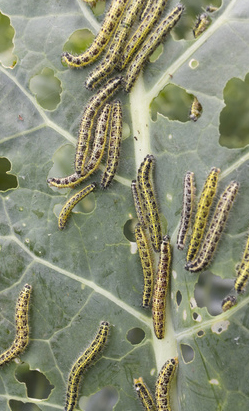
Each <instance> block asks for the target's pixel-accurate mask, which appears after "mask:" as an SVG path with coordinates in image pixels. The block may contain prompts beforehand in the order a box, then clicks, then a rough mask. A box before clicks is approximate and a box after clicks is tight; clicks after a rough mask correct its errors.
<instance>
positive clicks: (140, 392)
mask: <svg viewBox="0 0 249 411" xmlns="http://www.w3.org/2000/svg"><path fill="white" fill-rule="evenodd" d="M134 388H135V391H136V393H137V396H138V398H139V399H140V401H141V404H142V405H143V407H144V409H145V411H156V405H155V403H154V400H153V397H152V394H151V392H150V391H149V389H148V387H147V385H146V384H145V382H144V381H143V379H142V377H140V378H138V379H135V378H134Z"/></svg>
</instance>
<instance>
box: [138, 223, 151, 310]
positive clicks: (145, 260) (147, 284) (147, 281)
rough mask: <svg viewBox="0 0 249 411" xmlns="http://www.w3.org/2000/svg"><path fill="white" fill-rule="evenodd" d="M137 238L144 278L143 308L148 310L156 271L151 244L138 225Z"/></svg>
mask: <svg viewBox="0 0 249 411" xmlns="http://www.w3.org/2000/svg"><path fill="white" fill-rule="evenodd" d="M135 238H136V243H137V247H138V252H139V257H140V260H141V264H142V269H143V276H144V290H143V302H142V306H143V307H144V308H148V307H149V305H150V302H151V298H152V292H153V281H154V269H153V259H152V253H151V248H150V244H149V241H148V238H147V236H146V234H145V231H144V229H143V227H141V225H140V224H137V225H136V227H135Z"/></svg>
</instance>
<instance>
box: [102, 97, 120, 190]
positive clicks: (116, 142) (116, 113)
mask: <svg viewBox="0 0 249 411" xmlns="http://www.w3.org/2000/svg"><path fill="white" fill-rule="evenodd" d="M121 140H122V106H121V102H120V101H119V100H116V101H114V103H113V107H112V117H111V131H110V138H109V146H108V156H107V161H106V167H105V170H104V173H103V175H102V178H101V183H100V185H101V187H102V188H104V189H105V188H107V187H109V185H110V183H111V182H112V180H113V178H114V176H115V174H116V171H117V168H118V163H119V155H120V146H121Z"/></svg>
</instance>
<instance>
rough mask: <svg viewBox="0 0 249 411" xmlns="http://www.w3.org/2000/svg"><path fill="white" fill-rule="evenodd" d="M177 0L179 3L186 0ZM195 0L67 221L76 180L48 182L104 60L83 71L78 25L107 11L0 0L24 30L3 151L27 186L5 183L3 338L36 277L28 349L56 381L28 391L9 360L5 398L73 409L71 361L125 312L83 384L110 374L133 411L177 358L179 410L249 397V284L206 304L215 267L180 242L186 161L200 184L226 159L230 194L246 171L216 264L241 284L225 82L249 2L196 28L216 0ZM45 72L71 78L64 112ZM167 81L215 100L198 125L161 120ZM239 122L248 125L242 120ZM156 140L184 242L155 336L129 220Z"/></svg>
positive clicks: (167, 211)
mask: <svg viewBox="0 0 249 411" xmlns="http://www.w3.org/2000/svg"><path fill="white" fill-rule="evenodd" d="M169 3H170V4H169V6H168V8H167V10H170V9H171V8H172V7H173V6H174V4H176V3H175V2H174V1H171V2H169ZM184 3H185V6H186V12H185V15H184V16H183V23H181V22H180V24H179V26H180V25H181V24H183V25H184V21H185V22H187V23H186V24H187V26H188V33H187V36H186V37H188V40H186V39H185V38H183V36H182V38H181V39H180V40H176V38H175V33H174V34H173V35H170V36H169V37H168V39H167V41H166V42H165V43H164V45H163V52H162V54H161V55H160V57H159V58H158V59H157V60H156V61H155V62H153V63H149V64H148V65H147V66H146V68H145V69H144V71H143V74H142V75H141V76H140V77H139V79H138V81H137V83H136V85H135V87H134V89H133V90H132V92H131V94H129V95H126V94H124V93H123V92H122V91H120V92H119V93H118V97H119V98H120V99H121V100H122V102H123V110H124V121H125V127H126V130H130V134H129V136H127V138H125V139H124V141H123V144H122V152H121V160H120V166H119V169H118V174H117V176H116V178H115V180H114V182H113V184H112V185H111V187H110V189H109V190H108V191H102V190H100V189H99V188H98V189H97V190H96V191H95V192H94V193H92V194H91V196H90V197H89V198H86V199H85V200H84V201H82V203H81V204H79V206H78V208H77V211H76V210H75V212H74V213H72V216H71V218H70V220H69V221H68V224H67V227H66V229H65V230H64V231H63V232H60V231H59V230H58V225H57V217H58V213H59V211H60V209H61V207H62V205H63V204H64V203H65V201H66V199H68V198H69V197H70V196H71V194H72V193H71V192H70V191H69V190H61V191H59V190H55V189H51V188H50V187H48V185H47V183H46V179H47V177H48V176H51V175H56V174H55V173H56V172H57V173H60V174H58V176H59V175H61V176H63V175H67V174H69V173H71V172H73V159H74V146H75V144H76V141H77V129H78V125H79V121H80V116H81V113H82V111H83V108H84V105H85V104H86V103H87V101H88V100H89V98H90V97H91V96H92V93H91V92H90V91H87V90H86V89H85V87H84V81H85V79H86V77H87V75H88V73H89V72H90V71H91V70H92V68H93V66H89V67H86V68H84V69H83V70H69V69H68V68H66V67H64V66H63V65H62V64H61V58H60V56H61V52H62V50H63V47H64V45H65V43H66V42H67V41H68V38H69V37H70V36H71V34H72V33H73V32H74V31H76V30H80V29H85V28H87V29H89V30H91V31H92V32H93V33H94V34H95V33H97V32H98V29H99V27H100V22H101V20H102V18H103V16H100V17H98V18H96V17H95V16H94V14H93V13H92V11H91V9H90V7H89V5H87V4H86V3H84V2H82V1H80V0H78V1H76V0H71V1H70V2H63V3H62V2H57V1H54V0H52V1H50V2H45V3H44V2H37V1H34V0H29V2H20V1H16V0H13V1H12V2H10V1H8V0H0V10H1V12H2V13H3V14H5V15H8V16H9V17H10V22H11V25H12V26H13V28H14V30H15V36H14V40H13V42H14V46H15V48H14V54H15V56H17V64H16V66H15V67H14V68H13V69H8V68H5V67H4V66H0V90H1V93H0V96H1V97H0V105H1V117H0V148H1V151H0V155H1V156H2V157H5V158H7V159H8V160H9V161H10V163H11V170H10V171H8V173H9V174H12V175H14V176H16V177H17V179H18V187H17V188H15V189H10V190H8V191H3V192H1V198H0V265H1V269H0V276H1V280H0V308H1V319H0V320H1V329H0V351H1V352H2V351H4V350H5V349H7V348H8V347H9V346H10V344H11V342H12V341H13V338H14V310H15V302H16V299H17V296H18V294H19V292H20V290H21V288H22V286H23V285H24V284H25V283H29V284H31V285H32V286H33V293H32V302H31V308H30V326H31V341H30V344H29V346H28V348H27V350H26V351H25V353H24V354H23V355H22V357H21V360H22V361H24V362H26V363H28V364H29V367H30V369H31V370H39V371H40V372H41V373H42V374H44V375H45V376H46V378H47V379H48V380H49V382H50V384H51V385H53V386H54V388H53V389H52V390H51V393H50V395H49V396H48V398H47V397H46V398H45V397H44V399H42V400H38V399H36V398H30V397H28V396H27V389H26V385H25V384H24V383H23V382H20V381H19V380H18V379H17V377H16V371H17V369H18V367H19V365H18V364H17V363H16V362H14V361H13V362H12V363H10V364H8V365H6V366H3V367H1V369H0V408H1V411H2V410H3V411H5V410H10V409H11V408H10V401H11V400H15V401H20V402H22V403H33V404H36V405H37V407H38V409H40V410H42V411H45V410H46V411H52V410H53V411H54V410H56V409H58V410H63V407H64V398H65V391H66V383H67V375H68V372H69V370H70V367H71V365H72V363H73V362H74V361H75V359H76V358H77V357H78V355H79V354H80V353H81V352H82V351H83V350H84V349H85V348H86V347H87V346H88V345H89V343H90V342H91V341H92V339H93V338H94V336H95V334H96V331H97V329H98V326H99V323H100V321H101V320H106V321H109V322H110V323H111V324H112V327H111V336H110V339H109V343H108V345H107V347H106V349H105V351H104V352H103V356H102V357H101V358H100V360H99V361H98V362H97V363H96V365H95V366H94V367H92V368H91V369H90V370H88V372H87V373H86V374H85V376H84V378H83V383H82V386H81V388H80V396H86V397H90V396H92V395H93V394H94V393H96V392H98V391H99V390H101V389H102V388H103V387H107V386H111V387H114V388H115V390H116V392H117V396H118V398H117V402H116V404H115V406H114V408H113V409H114V410H115V411H123V410H126V411H135V410H137V409H138V407H139V404H138V400H137V398H136V394H135V393H134V391H133V388H132V385H133V378H138V377H140V376H142V377H143V378H144V380H145V381H146V383H147V384H148V386H149V387H150V388H151V390H152V391H153V387H154V383H155V380H156V376H157V373H158V372H159V370H160V368H161V366H162V365H163V364H164V362H165V361H166V360H167V359H168V358H170V357H171V356H175V355H178V356H179V367H178V373H177V384H175V383H174V384H173V390H172V391H173V392H172V408H173V409H174V410H184V411H187V410H190V409H191V410H192V411H197V410H199V409H201V410H202V411H206V410H208V411H216V410H222V411H228V410H230V409H233V408H235V407H236V409H238V410H240V411H246V410H248V407H249V388H248V378H247V377H248V373H249V362H248V360H247V358H248V329H249V323H248V314H249V312H248V311H249V309H248V292H246V293H245V294H244V295H242V296H240V297H239V299H238V304H237V306H236V307H235V308H233V309H232V310H230V311H228V312H226V313H222V314H219V315H214V314H213V315H212V314H211V313H210V311H209V310H208V308H207V304H203V305H200V304H198V305H197V297H196V287H197V282H198V279H199V278H202V277H203V274H201V276H199V275H197V274H191V273H189V272H187V271H185V269H184V265H185V251H184V252H180V251H179V250H177V249H176V246H175V242H176V236H177V231H178V225H179V220H180V214H181V202H182V181H183V176H184V174H185V172H186V171H187V170H191V171H193V172H195V176H196V186H197V195H199V194H200V192H201V189H202V185H203V183H204V180H205V178H206V175H207V173H208V172H209V170H210V168H211V167H212V166H216V167H219V168H220V169H221V174H220V179H219V180H220V182H219V186H218V194H219V195H220V194H221V193H222V192H223V191H224V189H225V187H226V186H227V184H228V183H229V182H230V181H231V180H234V179H235V180H237V181H239V182H240V191H239V196H238V199H237V201H236V203H235V204H234V206H233V208H232V211H231V216H230V217H229V220H228V224H227V228H226V230H225V233H224V235H223V237H222V240H221V242H220V245H219V247H218V250H217V253H216V255H215V258H214V260H213V262H212V264H211V265H210V268H209V269H208V270H207V271H206V272H205V273H204V277H205V276H206V277H205V278H209V277H208V276H209V275H210V274H211V273H212V274H213V275H214V276H215V278H219V279H220V280H225V279H232V281H230V283H229V284H230V285H231V288H232V286H233V279H234V278H235V265H236V264H237V263H238V262H239V260H240V258H241V254H242V250H243V247H244V243H245V241H246V237H247V230H248V225H249V214H248V192H249V191H248V190H249V179H248V160H249V150H248V146H246V147H245V148H242V149H241V148H240V149H228V148H226V147H224V146H223V147H222V146H221V145H220V144H219V138H220V133H219V126H220V114H221V112H222V110H223V108H224V106H225V103H224V88H225V86H226V84H227V82H228V81H229V80H231V79H232V78H239V79H240V80H242V81H244V79H245V76H246V74H247V72H248V67H249V52H248V51H249V50H248V38H249V24H248V19H249V6H248V4H247V2H245V1H244V0H224V1H223V3H222V6H221V7H220V8H219V9H218V11H217V12H215V13H213V14H212V15H211V24H210V26H209V28H208V29H207V30H206V31H205V32H204V33H203V34H202V35H201V36H200V37H199V38H198V39H196V40H190V39H189V38H191V27H192V26H191V24H192V25H193V17H191V15H190V11H191V10H192V11H193V10H194V13H201V12H202V9H201V7H205V6H206V5H207V4H208V2H206V1H204V0H203V1H202V2H200V4H198V8H196V7H197V6H196V2H195V1H191V2H184ZM96 64H97V63H96ZM194 65H196V68H193V67H194ZM47 69H48V70H49V71H48V72H49V73H50V75H51V77H52V78H55V79H56V81H57V83H58V84H59V85H60V86H58V89H57V93H59V99H58V96H57V101H56V104H55V106H54V107H53V108H52V109H51V110H48V109H44V107H43V105H42V103H41V101H39V99H37V96H36V95H35V94H34V92H32V91H31V88H30V84H31V83H30V82H31V80H32V79H33V78H34V77H35V76H38V75H41V73H44V70H45V72H46V71H47ZM51 73H52V74H51ZM53 76H54V77H53ZM168 83H171V84H175V85H177V86H179V87H181V88H183V89H185V90H186V91H187V92H188V93H189V94H193V95H195V96H197V98H198V100H199V101H200V102H201V105H202V108H203V112H202V115H201V117H200V118H199V119H198V121H197V122H196V123H193V122H190V121H187V122H180V121H172V120H170V119H169V118H167V117H164V116H163V115H161V114H158V115H157V120H156V121H152V120H151V117H150V106H151V104H152V102H153V100H154V99H155V98H156V97H157V96H158V94H159V93H160V91H161V90H162V89H163V88H164V87H165V86H166V85H167V84H168ZM60 87H61V89H60ZM58 90H59V91H58ZM53 92H54V87H53V85H51V93H53ZM235 121H238V123H239V121H240V119H239V117H238V118H237V119H235ZM148 153H152V154H153V155H154V156H155V158H156V167H155V181H154V182H155V186H156V188H157V195H158V201H159V204H160V212H161V217H162V223H163V227H164V231H166V228H167V232H168V233H169V235H170V237H171V242H172V245H173V246H174V249H173V267H172V268H173V275H172V281H171V292H170V295H169V296H168V297H169V301H170V304H169V303H168V307H167V334H166V338H165V339H164V340H162V341H157V340H156V338H155V336H154V334H153V325H152V320H151V312H150V310H148V311H145V310H143V309H142V308H141V293H142V284H143V279H142V271H141V265H140V261H139V257H138V253H137V252H135V251H134V250H135V248H134V244H133V243H132V242H131V241H129V240H128V239H127V235H125V234H124V233H125V232H126V231H125V227H127V225H126V223H127V222H130V223H131V225H132V224H133V221H131V220H132V219H134V218H135V217H136V216H135V210H134V205H133V202H132V197H131V192H130V183H131V180H132V179H134V178H135V177H136V170H137V168H138V167H139V164H140V163H141V161H142V160H143V158H144V157H145V156H146V155H147V154H148ZM100 175H101V172H100V171H98V172H97V173H96V174H95V175H94V176H92V177H90V179H89V183H91V182H92V181H99V178H100ZM76 191H77V190H76V189H75V190H73V191H72V192H74V193H75V192H76ZM128 237H129V236H128ZM131 238H132V235H131ZM198 284H199V283H198ZM207 293H208V292H207ZM179 296H180V297H181V301H180V302H179V301H178V299H177V298H179ZM224 296H225V295H224ZM221 300H222V298H221V299H220V302H221ZM169 301H168V302H169ZM218 312H221V309H220V308H219V307H218ZM133 328H139V329H142V330H143V331H144V333H145V337H144V339H142V341H141V342H140V343H139V344H135V343H131V342H130V341H129V339H128V338H127V333H128V332H129V330H131V329H133ZM186 346H187V347H188V346H189V347H191V348H189V351H188V352H189V353H190V354H191V355H192V356H193V358H192V359H190V360H188V359H187V360H186V358H187V357H186V355H185V354H184V347H186ZM80 404H81V402H80V403H79V405H78V408H77V409H80V408H79V406H80ZM36 409H37V408H36ZM82 409H85V410H86V411H87V410H90V408H82ZM93 409H95V411H96V408H93ZM110 409H112V408H110Z"/></svg>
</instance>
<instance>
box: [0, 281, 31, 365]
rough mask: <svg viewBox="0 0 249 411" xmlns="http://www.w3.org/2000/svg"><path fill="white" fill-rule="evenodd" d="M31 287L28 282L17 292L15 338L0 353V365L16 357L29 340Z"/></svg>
mask: <svg viewBox="0 0 249 411" xmlns="http://www.w3.org/2000/svg"><path fill="white" fill-rule="evenodd" d="M31 291H32V287H31V285H29V284H25V286H24V287H23V289H22V291H21V292H20V294H19V297H18V300H17V303H16V313H15V323H16V335H15V339H14V341H13V343H12V345H11V346H10V348H8V349H7V350H6V351H5V352H3V353H2V354H0V366H1V365H3V364H6V363H7V362H9V361H11V360H13V359H14V358H16V357H17V356H18V355H19V354H21V353H22V352H23V351H24V350H25V348H26V347H27V345H28V342H29V319H28V311H29V301H30V295H31Z"/></svg>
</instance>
